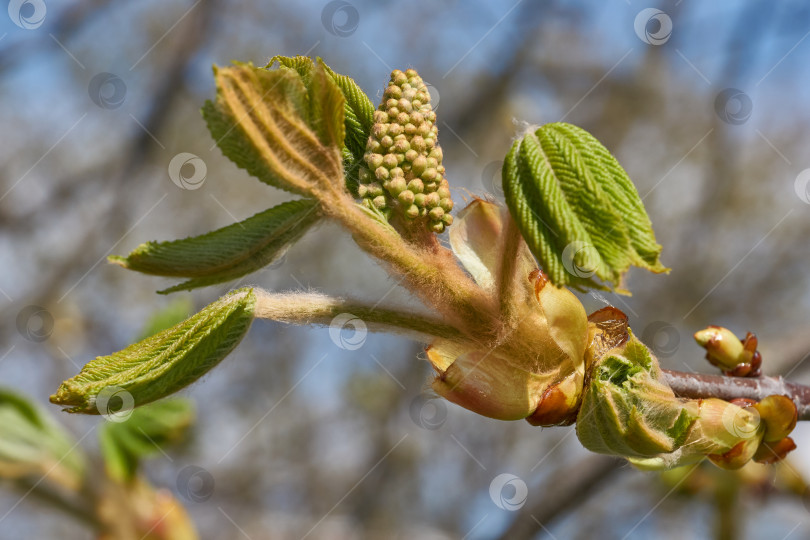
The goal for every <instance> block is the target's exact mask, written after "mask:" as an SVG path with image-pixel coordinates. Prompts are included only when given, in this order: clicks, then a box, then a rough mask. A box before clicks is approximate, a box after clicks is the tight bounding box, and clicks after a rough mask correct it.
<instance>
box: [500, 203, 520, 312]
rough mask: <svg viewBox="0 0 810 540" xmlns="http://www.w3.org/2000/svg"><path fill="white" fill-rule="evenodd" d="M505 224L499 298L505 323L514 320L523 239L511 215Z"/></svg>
mask: <svg viewBox="0 0 810 540" xmlns="http://www.w3.org/2000/svg"><path fill="white" fill-rule="evenodd" d="M507 216H508V218H507V219H506V223H505V224H504V239H505V240H504V246H503V253H502V254H501V267H500V271H499V274H498V298H499V300H500V310H501V317H502V318H503V320H504V321H509V320H510V319H511V318H512V315H513V312H514V308H515V302H516V296H517V295H516V287H515V286H516V283H517V280H516V276H517V269H518V257H519V254H520V245H521V243H522V242H523V237H522V236H521V234H520V230H518V228H517V224H516V223H515V220H514V219H512V216H511V214H507Z"/></svg>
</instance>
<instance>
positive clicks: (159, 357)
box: [51, 288, 256, 415]
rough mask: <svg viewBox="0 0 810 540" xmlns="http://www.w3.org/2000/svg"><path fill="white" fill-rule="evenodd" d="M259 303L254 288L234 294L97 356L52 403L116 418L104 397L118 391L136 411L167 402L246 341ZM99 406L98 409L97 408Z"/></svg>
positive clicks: (77, 410) (59, 390) (59, 392)
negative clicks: (122, 348)
mask: <svg viewBox="0 0 810 540" xmlns="http://www.w3.org/2000/svg"><path fill="white" fill-rule="evenodd" d="M255 304H256V295H255V294H254V292H253V289H250V288H244V289H238V290H236V291H232V292H230V293H228V294H227V295H225V296H223V297H222V298H220V299H219V300H217V301H216V302H213V303H212V304H209V305H208V306H206V307H205V308H203V310H202V311H200V312H199V313H197V314H196V315H192V316H191V317H189V318H188V319H186V320H185V321H183V322H181V323H180V324H177V325H175V326H173V327H171V328H169V329H167V330H164V331H162V332H160V333H158V334H155V335H154V336H151V337H148V338H146V339H144V340H142V341H139V342H138V343H135V344H133V345H130V346H129V347H127V348H126V349H124V350H122V351H119V352H117V353H114V354H111V355H109V356H99V357H97V358H96V359H95V360H92V361H91V362H89V363H88V364H87V365H85V366H84V368H82V370H81V372H80V373H79V374H78V375H76V376H74V377H72V378H70V379H68V380H67V381H65V382H63V383H62V385H61V386H60V387H59V389H58V390H57V392H56V394H54V395H52V396H51V403H55V404H57V405H62V406H64V407H68V409H67V411H68V412H74V413H84V414H105V415H107V414H110V415H112V414H117V413H118V412H119V411H112V410H106V407H107V405H108V404H104V403H102V401H101V399H98V400H97V398H99V394H100V393H101V392H105V395H109V394H110V391H111V390H113V391H114V395H118V396H119V397H121V399H122V400H123V401H124V402H125V404H126V401H127V400H128V399H131V402H132V403H131V404H132V406H135V407H137V406H139V405H143V404H145V403H150V402H152V401H155V400H157V399H160V398H163V397H166V396H168V395H170V394H173V393H174V392H177V391H178V390H180V389H182V388H184V387H186V386H188V385H189V384H191V383H193V382H194V381H196V380H197V379H198V378H200V377H201V376H202V375H204V374H205V373H207V372H208V371H209V370H210V369H212V368H213V367H214V366H216V365H217V364H219V362H220V361H221V360H222V359H223V358H225V356H227V355H228V354H229V353H230V352H231V351H232V350H233V348H234V347H236V345H238V344H239V342H240V341H241V340H242V338H243V337H244V335H245V333H246V332H247V330H248V328H250V324H251V322H253V311H254V307H255ZM97 403H98V406H97Z"/></svg>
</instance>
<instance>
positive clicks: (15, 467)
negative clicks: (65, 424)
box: [0, 388, 85, 490]
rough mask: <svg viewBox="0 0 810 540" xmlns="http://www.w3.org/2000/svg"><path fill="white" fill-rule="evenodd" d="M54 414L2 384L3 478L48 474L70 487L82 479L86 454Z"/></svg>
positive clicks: (0, 439)
mask: <svg viewBox="0 0 810 540" xmlns="http://www.w3.org/2000/svg"><path fill="white" fill-rule="evenodd" d="M76 446H77V445H76V442H75V441H74V440H73V439H72V437H70V436H69V435H68V434H67V433H66V432H65V431H64V430H63V429H62V427H61V426H59V425H58V424H57V423H56V422H55V421H54V420H53V418H51V416H50V415H49V414H47V413H46V412H45V411H43V410H42V409H40V408H39V407H37V406H35V405H34V404H32V403H31V402H30V401H28V399H26V398H25V397H23V396H21V395H19V394H16V393H14V392H12V391H10V390H7V389H2V388H0V478H11V479H17V478H24V477H29V476H32V477H33V476H36V477H47V479H48V480H49V481H51V482H54V483H56V484H59V485H61V486H63V487H66V488H68V489H74V490H76V489H79V487H80V486H81V484H82V483H83V476H84V469H85V463H84V456H83V454H82V452H81V449H79V448H76Z"/></svg>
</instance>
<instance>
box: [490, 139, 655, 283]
mask: <svg viewBox="0 0 810 540" xmlns="http://www.w3.org/2000/svg"><path fill="white" fill-rule="evenodd" d="M503 188H504V194H505V196H506V203H507V205H508V206H509V210H510V211H511V213H512V216H513V217H514V219H515V222H516V223H517V225H518V228H519V229H520V231H521V233H522V235H523V237H524V239H525V240H526V243H527V244H528V245H529V248H530V249H531V251H532V253H533V254H534V256H535V257H537V259H538V261H539V262H540V265H541V266H542V267H543V270H544V271H545V272H546V273H547V274H548V275H549V277H550V279H551V281H552V283H554V284H555V285H557V286H562V285H570V286H573V287H575V288H578V289H581V288H584V287H591V288H601V289H606V288H608V287H606V286H605V285H603V284H602V283H600V282H598V281H597V280H596V279H595V278H598V279H599V280H601V281H603V282H607V283H609V284H610V288H614V287H616V286H618V285H620V282H621V279H622V276H623V275H624V273H625V272H627V270H628V269H629V268H630V266H639V267H641V268H646V269H647V270H651V271H653V272H656V273H660V272H668V271H669V269H668V268H666V267H665V266H663V265H662V264H661V262H660V261H659V255H660V253H661V246H660V245H658V244H657V243H656V241H655V234H654V232H653V229H652V224H651V223H650V219H649V217H648V216H647V213H646V211H645V210H644V205H643V204H642V202H641V198H640V197H639V195H638V192H637V191H636V188H635V187H634V186H633V183H632V182H631V181H630V178H629V177H628V176H627V173H626V172H625V171H624V169H622V167H621V165H619V163H618V161H616V159H615V158H614V157H613V156H612V155H611V154H610V152H608V150H607V149H606V148H605V147H604V146H602V144H601V143H600V142H599V141H597V140H596V139H595V138H594V137H593V136H592V135H591V134H589V133H588V132H586V131H585V130H583V129H581V128H578V127H576V126H572V125H570V124H565V123H553V124H546V125H544V126H541V127H539V128H538V129H536V130H535V131H533V132H531V131H530V132H527V133H526V134H525V135H523V136H522V137H521V138H519V139H518V140H517V141H515V143H514V144H513V145H512V148H511V150H510V151H509V153H508V154H507V156H506V159H505V161H504V166H503ZM618 292H626V291H624V290H621V289H619V290H618Z"/></svg>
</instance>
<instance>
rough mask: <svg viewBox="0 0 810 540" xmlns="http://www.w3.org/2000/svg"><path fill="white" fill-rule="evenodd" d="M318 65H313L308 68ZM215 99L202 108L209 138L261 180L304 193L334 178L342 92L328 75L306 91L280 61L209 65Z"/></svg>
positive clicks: (339, 174)
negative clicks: (274, 65)
mask: <svg viewBox="0 0 810 540" xmlns="http://www.w3.org/2000/svg"><path fill="white" fill-rule="evenodd" d="M319 70H320V72H323V67H320V66H317V67H316V68H315V71H319ZM214 79H215V81H216V85H217V97H216V100H215V101H208V102H206V104H205V106H204V107H203V110H202V113H203V117H204V118H205V120H206V122H207V124H208V129H209V130H210V131H211V135H212V136H213V138H214V140H215V141H216V143H217V145H218V146H219V147H220V149H221V150H222V153H223V154H225V156H227V157H228V158H229V159H231V160H232V161H233V162H234V163H236V165H238V166H239V167H241V168H243V169H245V170H247V172H248V173H250V174H251V175H253V176H255V177H256V178H258V179H259V180H261V181H262V182H265V183H267V184H270V185H271V186H275V187H278V188H281V189H285V190H287V191H291V192H293V193H298V194H301V195H305V196H312V195H313V193H314V192H315V191H317V190H318V189H324V188H325V187H326V186H328V185H331V184H332V183H334V182H342V179H343V171H342V156H341V149H342V148H343V138H344V129H343V122H344V118H343V115H344V103H343V102H344V100H343V96H342V94H341V93H340V91H339V89H337V87H336V86H335V84H334V82H333V81H332V79H331V78H330V77H328V76H319V77H314V79H316V80H318V81H319V83H318V84H319V86H318V88H317V89H314V90H313V92H312V93H310V91H309V89H308V88H307V87H306V86H305V85H304V82H303V80H302V78H301V76H300V74H299V73H298V72H297V71H296V70H295V69H290V68H287V67H284V66H281V67H279V68H278V69H273V70H267V69H264V68H257V67H255V66H253V65H250V64H235V65H233V66H230V67H223V68H217V67H215V68H214Z"/></svg>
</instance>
